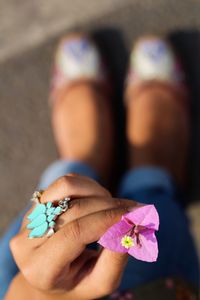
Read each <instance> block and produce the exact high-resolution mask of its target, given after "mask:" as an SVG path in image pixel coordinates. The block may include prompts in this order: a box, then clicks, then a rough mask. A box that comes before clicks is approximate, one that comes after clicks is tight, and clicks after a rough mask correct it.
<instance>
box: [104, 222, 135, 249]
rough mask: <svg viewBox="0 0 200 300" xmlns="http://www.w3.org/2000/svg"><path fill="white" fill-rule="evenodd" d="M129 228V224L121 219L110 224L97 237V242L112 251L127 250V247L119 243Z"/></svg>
mask: <svg viewBox="0 0 200 300" xmlns="http://www.w3.org/2000/svg"><path fill="white" fill-rule="evenodd" d="M130 229H131V225H129V224H127V222H125V221H123V220H121V221H119V222H118V223H116V224H114V225H113V226H111V227H110V228H109V229H108V230H107V231H106V232H105V233H104V235H103V236H102V237H101V238H100V239H99V241H98V243H99V244H100V245H101V246H103V247H104V248H107V249H109V250H111V251H114V252H123V253H125V252H128V249H126V248H125V247H123V246H122V245H121V239H122V237H123V236H124V235H125V234H126V233H127V232H128V231H129V230H130Z"/></svg>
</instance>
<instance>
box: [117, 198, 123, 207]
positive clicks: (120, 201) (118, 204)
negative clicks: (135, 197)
mask: <svg viewBox="0 0 200 300" xmlns="http://www.w3.org/2000/svg"><path fill="white" fill-rule="evenodd" d="M116 204H117V206H119V207H121V206H123V205H124V202H123V200H122V199H119V198H117V199H116Z"/></svg>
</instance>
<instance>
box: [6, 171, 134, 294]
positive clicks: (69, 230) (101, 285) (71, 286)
mask: <svg viewBox="0 0 200 300" xmlns="http://www.w3.org/2000/svg"><path fill="white" fill-rule="evenodd" d="M66 195H69V196H70V197H71V198H72V199H74V200H72V205H71V208H70V209H69V210H68V211H67V212H65V213H64V214H62V215H61V216H60V217H59V219H58V222H57V228H56V233H55V234H54V235H53V236H52V237H51V238H46V237H43V238H37V239H28V238H27V236H28V233H29V231H28V230H27V229H26V225H27V218H26V216H25V218H24V221H23V224H22V227H21V230H20V232H19V233H18V234H17V235H16V236H15V237H14V238H13V239H12V240H11V242H10V247H11V251H12V254H13V256H14V258H15V261H16V263H17V265H18V267H19V269H20V273H19V274H18V275H17V276H16V277H15V278H14V280H13V282H12V284H11V286H10V289H9V291H8V294H7V297H6V300H9V299H14V298H13V297H14V295H16V291H17V298H15V299H21V300H23V299H27V293H28V294H29V295H30V299H80V300H82V299H95V298H100V297H102V296H105V295H107V294H110V293H111V292H112V291H114V290H115V289H116V288H117V287H118V285H119V283H120V279H121V276H122V274H123V269H124V267H125V265H126V262H127V254H122V253H114V252H111V251H109V250H107V249H101V250H99V251H94V250H88V249H86V245H87V244H89V243H92V242H94V241H97V240H98V239H99V238H100V237H101V236H102V234H103V233H104V232H105V231H106V230H107V229H108V228H109V227H110V226H111V225H113V224H114V223H115V222H117V221H119V220H120V218H121V216H122V214H124V213H126V212H128V211H129V210H131V209H133V207H135V206H136V203H135V202H134V201H130V200H124V199H123V200H122V199H114V198H112V197H111V195H110V193H109V192H108V191H107V190H105V189H104V188H103V187H101V186H100V185H99V184H98V183H96V182H95V181H93V180H91V179H89V178H86V177H81V176H78V175H70V176H65V177H61V178H60V179H58V180H57V181H55V182H54V183H53V184H52V185H51V186H50V187H49V188H48V189H47V190H46V191H45V193H44V194H43V195H42V197H41V202H42V203H46V202H47V201H52V202H54V201H55V199H60V198H63V197H65V196H66ZM31 211H32V208H31V210H30V211H29V212H28V213H27V214H30V212H31ZM44 253H45V255H44ZM30 258H31V259H30ZM55 258H56V259H55ZM105 266H106V267H105ZM38 297H39V298H38Z"/></svg>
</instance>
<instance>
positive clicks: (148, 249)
mask: <svg viewBox="0 0 200 300" xmlns="http://www.w3.org/2000/svg"><path fill="white" fill-rule="evenodd" d="M139 239H140V243H141V246H137V245H136V246H134V247H131V248H130V249H129V251H128V253H129V254H130V255H132V256H134V257H135V258H137V259H140V260H143V261H148V262H153V261H156V260H157V257H158V243H157V239H156V236H155V232H154V230H152V229H147V230H144V232H141V233H140V235H139Z"/></svg>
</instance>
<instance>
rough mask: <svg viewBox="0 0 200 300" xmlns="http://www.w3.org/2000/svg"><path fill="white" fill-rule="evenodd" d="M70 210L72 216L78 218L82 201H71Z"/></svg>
mask: <svg viewBox="0 0 200 300" xmlns="http://www.w3.org/2000/svg"><path fill="white" fill-rule="evenodd" d="M70 209H71V212H72V213H73V216H75V217H76V216H79V215H80V212H81V209H82V201H81V200H80V199H76V200H73V202H72V207H71V208H70Z"/></svg>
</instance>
